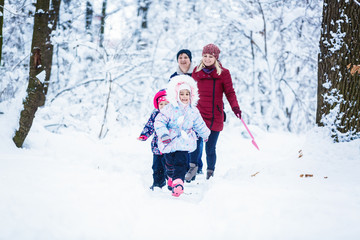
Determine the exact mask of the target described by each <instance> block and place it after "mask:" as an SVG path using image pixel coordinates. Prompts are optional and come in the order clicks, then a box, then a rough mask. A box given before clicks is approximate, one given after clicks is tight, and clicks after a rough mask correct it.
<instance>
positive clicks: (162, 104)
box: [159, 101, 169, 110]
mask: <svg viewBox="0 0 360 240" xmlns="http://www.w3.org/2000/svg"><path fill="white" fill-rule="evenodd" d="M168 103H169V102H168V101H161V102H159V110H161V109H162V108H163V107H165V106H166V105H167V104H168Z"/></svg>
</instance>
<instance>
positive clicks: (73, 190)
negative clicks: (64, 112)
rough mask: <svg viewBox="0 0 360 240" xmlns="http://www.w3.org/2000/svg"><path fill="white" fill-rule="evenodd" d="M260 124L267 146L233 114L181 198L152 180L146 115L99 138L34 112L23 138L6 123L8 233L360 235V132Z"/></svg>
mask: <svg viewBox="0 0 360 240" xmlns="http://www.w3.org/2000/svg"><path fill="white" fill-rule="evenodd" d="M1 118H2V119H1ZM4 118H5V115H0V120H1V121H0V122H1V126H2V128H3V126H5V125H4V122H6V121H5V120H4ZM249 127H250V130H252V132H253V134H254V136H255V140H256V142H257V143H258V145H259V147H260V151H258V150H257V149H256V148H255V147H254V146H253V145H252V144H251V139H250V138H249V137H248V135H247V133H246V131H245V129H244V127H243V126H242V125H241V122H240V121H239V122H236V123H234V122H233V123H232V124H228V125H227V126H226V127H225V130H224V131H223V132H222V133H221V135H220V137H219V142H218V148H217V153H218V160H217V165H216V170H215V176H214V178H212V179H210V180H208V181H206V180H205V176H204V175H198V176H197V179H196V181H195V182H192V183H187V184H186V185H185V193H184V194H183V195H181V196H180V197H179V198H175V197H172V196H171V194H170V192H169V191H168V190H167V189H165V188H164V189H156V190H155V191H151V190H150V189H149V186H150V185H151V184H152V169H151V164H152V153H151V151H150V141H149V140H148V141H147V142H139V141H137V140H136V137H137V136H138V134H139V133H140V131H141V129H142V126H140V125H139V126H138V127H132V128H127V129H125V128H124V129H120V130H119V131H118V133H117V134H115V135H113V136H109V137H107V138H105V139H103V140H97V139H95V138H92V137H91V136H89V135H86V134H82V133H78V132H72V131H68V132H67V131H63V132H62V134H54V133H51V132H48V131H47V130H45V129H44V128H42V127H41V126H40V125H37V124H36V121H35V123H34V125H33V128H32V129H31V132H30V134H29V136H28V138H27V140H26V144H25V148H23V149H18V148H16V147H15V146H14V144H13V143H12V141H11V139H10V140H9V137H10V135H9V132H7V131H3V130H2V131H1V133H0V136H1V138H0V163H1V166H0V190H1V191H0V239H2V240H3V239H4V240H5V239H6V240H10V239H22V240H25V239H36V240H42V239H43V240H49V239H61V240H64V239H86V240H89V239H262V240H264V239H307V240H309V239H317V240H318V239H327V240H329V239H346V240H349V239H359V237H360V229H359V226H360V185H359V183H360V157H359V156H360V140H356V141H352V142H349V143H336V144H335V143H332V141H331V139H330V138H328V136H326V134H324V133H323V132H322V130H321V129H318V128H314V129H313V130H312V131H310V132H307V133H304V134H303V135H294V134H289V133H279V132H278V133H267V132H263V131H261V130H260V129H257V128H256V126H249ZM204 159H205V158H204V156H203V160H204ZM205 167H206V163H205ZM301 174H304V175H305V174H311V175H312V177H305V176H303V177H300V175H301Z"/></svg>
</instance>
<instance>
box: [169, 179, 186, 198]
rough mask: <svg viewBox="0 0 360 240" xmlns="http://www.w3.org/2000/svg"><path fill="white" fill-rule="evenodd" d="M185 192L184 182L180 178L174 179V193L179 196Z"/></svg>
mask: <svg viewBox="0 0 360 240" xmlns="http://www.w3.org/2000/svg"><path fill="white" fill-rule="evenodd" d="M183 192H184V182H183V180H181V179H180V178H177V179H175V180H174V181H173V188H172V195H173V196H174V197H179V196H180V195H181V194H182V193H183Z"/></svg>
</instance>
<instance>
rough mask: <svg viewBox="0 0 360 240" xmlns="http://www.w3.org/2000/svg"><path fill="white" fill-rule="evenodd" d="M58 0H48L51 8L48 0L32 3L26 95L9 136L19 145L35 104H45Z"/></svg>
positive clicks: (29, 123)
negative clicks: (31, 28) (13, 132)
mask: <svg viewBox="0 0 360 240" xmlns="http://www.w3.org/2000/svg"><path fill="white" fill-rule="evenodd" d="M60 2H61V0H52V6H51V8H49V4H50V0H38V1H37V3H36V13H35V17H34V31H33V39H32V45H31V49H32V55H31V57H30V72H29V84H28V87H27V90H26V91H27V96H26V98H25V100H24V102H23V104H24V109H23V110H22V111H21V114H20V121H19V130H17V131H16V133H15V136H14V137H13V141H14V143H15V145H16V146H17V147H22V145H23V143H24V141H25V138H26V136H27V135H28V133H29V131H30V128H31V125H32V123H33V119H34V117H35V113H36V111H37V109H38V107H40V106H43V105H44V104H45V95H46V93H47V89H48V84H49V79H50V74H51V66H52V55H53V45H52V44H51V40H50V35H51V33H52V31H54V30H55V29H56V25H57V20H58V16H59V9H60Z"/></svg>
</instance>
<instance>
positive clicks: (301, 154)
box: [299, 149, 304, 158]
mask: <svg viewBox="0 0 360 240" xmlns="http://www.w3.org/2000/svg"><path fill="white" fill-rule="evenodd" d="M302 156H304V154H303V152H302V150H301V149H300V150H299V158H301V157H302Z"/></svg>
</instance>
